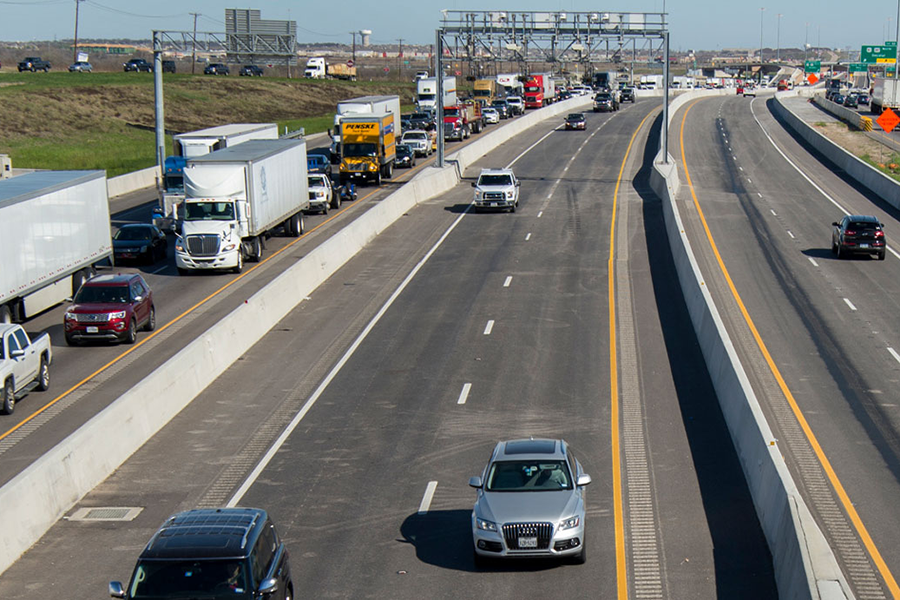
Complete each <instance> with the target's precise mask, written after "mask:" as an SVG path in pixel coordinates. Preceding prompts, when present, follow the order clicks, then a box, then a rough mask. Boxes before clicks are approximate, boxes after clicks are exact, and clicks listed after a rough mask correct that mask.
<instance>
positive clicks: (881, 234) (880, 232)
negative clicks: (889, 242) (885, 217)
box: [875, 229, 884, 238]
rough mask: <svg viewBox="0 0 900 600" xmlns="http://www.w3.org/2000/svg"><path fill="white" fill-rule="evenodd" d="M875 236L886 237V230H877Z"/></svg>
mask: <svg viewBox="0 0 900 600" xmlns="http://www.w3.org/2000/svg"><path fill="white" fill-rule="evenodd" d="M875 237H877V238H883V237H884V232H883V231H881V230H880V229H879V230H878V231H876V232H875Z"/></svg>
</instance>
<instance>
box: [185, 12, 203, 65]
mask: <svg viewBox="0 0 900 600" xmlns="http://www.w3.org/2000/svg"><path fill="white" fill-rule="evenodd" d="M188 14H189V15H193V16H194V37H192V38H191V75H193V74H194V68H195V67H196V66H197V17H199V16H200V13H188Z"/></svg>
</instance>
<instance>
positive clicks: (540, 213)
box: [537, 211, 544, 219]
mask: <svg viewBox="0 0 900 600" xmlns="http://www.w3.org/2000/svg"><path fill="white" fill-rule="evenodd" d="M543 214H544V211H540V212H538V216H537V218H538V219H540V218H541V215H543Z"/></svg>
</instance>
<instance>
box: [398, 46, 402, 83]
mask: <svg viewBox="0 0 900 600" xmlns="http://www.w3.org/2000/svg"><path fill="white" fill-rule="evenodd" d="M397 43H398V44H399V49H398V50H397V81H403V75H402V70H403V38H397Z"/></svg>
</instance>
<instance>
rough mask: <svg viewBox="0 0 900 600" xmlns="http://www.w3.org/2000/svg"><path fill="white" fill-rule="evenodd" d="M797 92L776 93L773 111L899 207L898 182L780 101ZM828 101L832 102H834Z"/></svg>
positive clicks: (881, 196)
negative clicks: (831, 138)
mask: <svg viewBox="0 0 900 600" xmlns="http://www.w3.org/2000/svg"><path fill="white" fill-rule="evenodd" d="M796 95H797V92H796V91H794V92H780V93H778V94H776V95H775V101H774V102H773V103H772V108H773V110H774V112H775V114H776V115H777V116H778V117H779V118H780V119H782V120H783V121H784V122H785V123H786V124H787V126H788V127H790V128H791V129H792V130H794V132H796V133H797V135H799V136H800V137H801V138H803V139H804V140H806V142H807V143H809V145H810V146H812V147H813V148H815V149H816V150H818V151H819V152H821V153H822V154H823V155H824V156H825V157H826V158H827V159H828V160H830V161H831V162H833V163H834V164H835V165H837V166H838V167H839V168H841V169H843V170H844V171H845V172H846V173H847V174H848V175H849V176H850V177H852V178H853V179H855V180H856V181H857V182H859V183H860V184H861V185H863V186H864V187H866V188H868V189H869V190H871V191H872V192H873V193H875V194H876V195H877V196H879V197H880V198H882V199H883V200H884V201H885V202H887V203H888V204H890V205H891V206H893V207H894V208H900V183H898V182H897V181H896V180H894V179H892V178H891V177H888V176H887V175H885V174H884V173H882V172H881V171H879V170H878V169H876V168H875V167H873V166H871V165H869V164H868V163H866V162H865V161H863V160H861V159H859V158H857V157H856V156H854V155H853V154H850V153H849V152H847V151H846V150H844V149H843V148H841V147H840V146H838V145H837V144H835V143H834V142H832V141H831V140H829V139H828V138H827V137H825V136H824V135H822V134H821V133H819V132H818V131H816V130H815V129H814V128H813V127H812V126H811V125H809V124H808V123H806V122H805V121H804V120H803V119H801V118H800V117H798V116H797V115H795V114H794V113H792V112H791V111H790V109H789V108H788V107H787V106H786V105H785V104H784V103H783V102H782V100H784V99H785V98H790V97H793V96H796ZM831 104H834V103H833V102H832V103H831Z"/></svg>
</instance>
